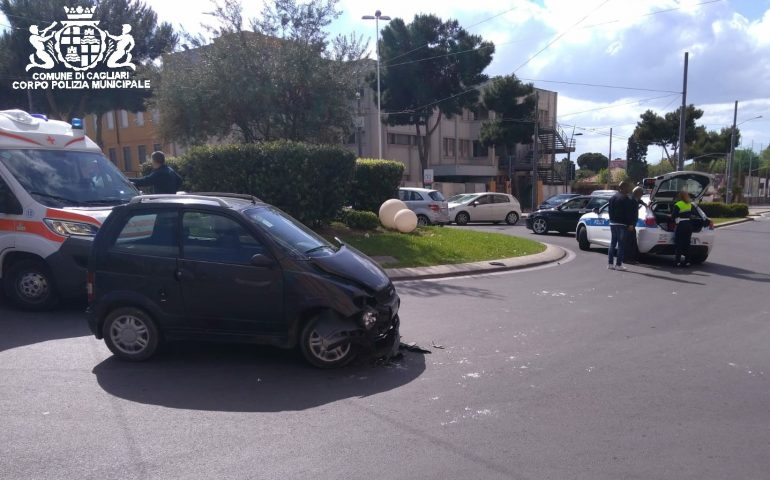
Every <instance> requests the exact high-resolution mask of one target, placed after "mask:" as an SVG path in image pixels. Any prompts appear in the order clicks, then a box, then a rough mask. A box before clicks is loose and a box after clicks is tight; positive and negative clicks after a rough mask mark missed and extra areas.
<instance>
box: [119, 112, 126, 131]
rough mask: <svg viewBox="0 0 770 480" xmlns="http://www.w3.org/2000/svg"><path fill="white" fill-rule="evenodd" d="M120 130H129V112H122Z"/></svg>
mask: <svg viewBox="0 0 770 480" xmlns="http://www.w3.org/2000/svg"><path fill="white" fill-rule="evenodd" d="M120 128H128V112H127V111H126V110H121V111H120Z"/></svg>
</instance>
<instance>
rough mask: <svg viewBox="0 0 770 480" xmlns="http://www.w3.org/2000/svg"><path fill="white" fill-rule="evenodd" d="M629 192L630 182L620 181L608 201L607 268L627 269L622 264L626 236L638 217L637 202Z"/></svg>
mask: <svg viewBox="0 0 770 480" xmlns="http://www.w3.org/2000/svg"><path fill="white" fill-rule="evenodd" d="M629 193H631V184H630V183H628V182H620V185H619V186H618V192H617V193H615V195H613V196H612V198H610V201H609V205H608V211H609V214H610V234H611V240H610V248H609V250H608V251H607V260H608V264H607V269H608V270H621V271H625V270H628V269H627V268H626V267H625V265H623V257H624V254H625V249H626V242H627V240H626V236H627V235H634V226H635V225H636V220H637V219H638V218H639V213H638V211H639V210H638V208H637V203H636V202H635V201H634V200H632V199H631V198H630V197H629V196H628V195H629ZM613 260H614V261H615V263H614V264H613Z"/></svg>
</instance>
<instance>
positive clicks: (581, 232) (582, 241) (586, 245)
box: [577, 226, 591, 250]
mask: <svg viewBox="0 0 770 480" xmlns="http://www.w3.org/2000/svg"><path fill="white" fill-rule="evenodd" d="M577 241H578V247H580V249H581V250H590V249H591V243H590V242H589V241H588V232H587V231H586V227H582V226H581V227H578V231H577Z"/></svg>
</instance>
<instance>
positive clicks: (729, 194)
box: [725, 100, 762, 203]
mask: <svg viewBox="0 0 770 480" xmlns="http://www.w3.org/2000/svg"><path fill="white" fill-rule="evenodd" d="M758 118H762V115H757V116H756V117H752V118H749V119H748V120H744V121H742V122H741V123H738V124H736V123H735V122H736V121H737V120H738V100H736V101H735V110H734V111H733V128H732V131H731V133H730V159H729V161H728V162H727V185H725V203H732V201H733V161H734V159H735V130H736V129H737V128H738V127H740V126H741V125H743V124H744V123H746V122H750V121H752V120H756V119H758Z"/></svg>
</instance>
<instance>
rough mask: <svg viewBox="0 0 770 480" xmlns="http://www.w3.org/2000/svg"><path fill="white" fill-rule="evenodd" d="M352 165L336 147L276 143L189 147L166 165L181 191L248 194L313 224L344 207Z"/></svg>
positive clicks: (352, 158) (348, 156)
mask: <svg viewBox="0 0 770 480" xmlns="http://www.w3.org/2000/svg"><path fill="white" fill-rule="evenodd" d="M355 161H356V160H355V155H353V153H351V152H350V151H348V150H346V149H344V148H342V147H336V146H328V145H311V144H306V143H300V142H288V141H278V142H267V143H259V144H234V145H206V146H201V147H194V148H192V149H190V150H189V151H188V152H187V153H185V154H184V155H182V156H181V157H178V158H177V159H174V161H173V162H172V161H169V165H170V166H171V167H172V168H174V169H175V170H176V171H177V173H179V174H180V175H181V176H182V179H183V185H184V189H185V190H186V191H189V192H230V193H246V194H250V195H254V196H257V197H259V198H260V199H262V200H263V201H265V202H267V203H270V204H272V205H275V206H276V207H278V208H280V209H282V210H284V211H286V212H287V213H289V214H290V215H292V216H293V217H295V218H297V219H298V220H300V221H301V222H303V223H307V224H317V223H320V222H325V221H330V220H332V219H334V218H335V216H336V215H337V213H338V212H339V211H340V210H341V209H342V207H343V206H344V205H345V202H346V200H347V199H348V197H349V196H350V187H351V184H352V182H353V172H354V169H355Z"/></svg>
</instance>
